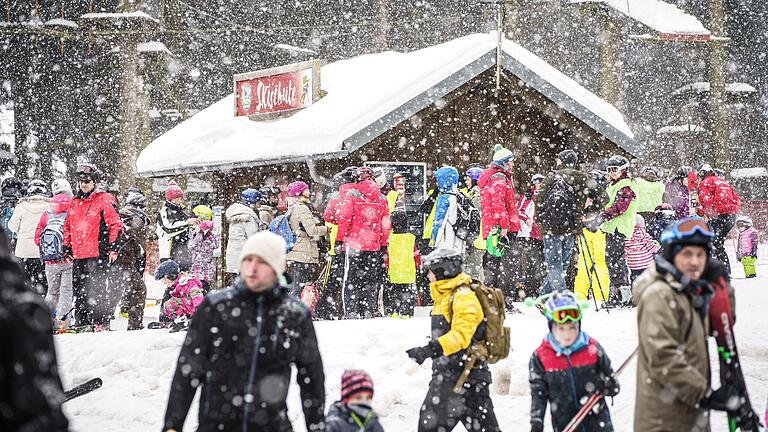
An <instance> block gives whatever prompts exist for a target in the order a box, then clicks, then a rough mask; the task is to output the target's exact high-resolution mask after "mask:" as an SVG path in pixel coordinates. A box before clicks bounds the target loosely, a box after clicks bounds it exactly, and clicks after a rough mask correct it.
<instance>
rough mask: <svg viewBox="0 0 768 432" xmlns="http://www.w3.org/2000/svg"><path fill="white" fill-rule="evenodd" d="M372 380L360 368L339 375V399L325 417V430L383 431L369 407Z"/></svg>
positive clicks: (350, 431)
mask: <svg viewBox="0 0 768 432" xmlns="http://www.w3.org/2000/svg"><path fill="white" fill-rule="evenodd" d="M372 400H373V380H371V377H370V375H368V374H367V373H366V372H365V371H362V370H345V371H344V374H343V375H342V376H341V400H339V401H338V402H335V403H334V404H333V405H331V408H330V409H329V410H328V415H327V416H326V417H325V432H384V428H382V427H381V423H379V417H378V415H376V412H375V411H374V410H373V408H371V401H372Z"/></svg>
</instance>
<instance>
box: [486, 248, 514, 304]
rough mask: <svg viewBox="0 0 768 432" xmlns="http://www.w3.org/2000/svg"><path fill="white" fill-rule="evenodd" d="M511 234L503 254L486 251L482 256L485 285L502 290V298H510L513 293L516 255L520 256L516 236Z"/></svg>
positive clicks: (512, 296)
mask: <svg viewBox="0 0 768 432" xmlns="http://www.w3.org/2000/svg"><path fill="white" fill-rule="evenodd" d="M511 236H512V234H510V243H509V247H508V248H507V250H506V252H505V253H504V255H502V256H500V257H495V256H492V255H490V254H489V253H487V252H486V253H485V255H484V256H483V268H484V269H485V285H487V286H489V287H494V288H498V289H500V290H502V291H503V292H504V298H505V299H510V300H511V299H513V298H514V295H515V285H516V282H517V276H518V275H517V267H518V257H519V256H520V251H519V250H518V242H517V237H511Z"/></svg>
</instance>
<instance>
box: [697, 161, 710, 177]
mask: <svg viewBox="0 0 768 432" xmlns="http://www.w3.org/2000/svg"><path fill="white" fill-rule="evenodd" d="M696 172H697V173H698V174H699V177H701V178H704V177H708V176H710V175H713V174H714V170H713V169H712V166H711V165H710V164H708V163H703V164H701V165H699V169H697V170H696Z"/></svg>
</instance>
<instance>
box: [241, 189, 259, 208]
mask: <svg viewBox="0 0 768 432" xmlns="http://www.w3.org/2000/svg"><path fill="white" fill-rule="evenodd" d="M261 196H262V195H261V192H259V191H258V190H256V189H254V188H248V189H246V190H244V191H243V194H242V201H243V204H245V205H253V204H256V203H257V202H259V200H260V199H261Z"/></svg>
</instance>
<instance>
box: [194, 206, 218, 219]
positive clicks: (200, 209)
mask: <svg viewBox="0 0 768 432" xmlns="http://www.w3.org/2000/svg"><path fill="white" fill-rule="evenodd" d="M192 213H194V215H195V217H197V218H198V219H200V220H202V221H209V220H213V210H211V208H210V207H208V206H207V205H202V204H201V205H199V206H196V207H195V208H193V209H192Z"/></svg>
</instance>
